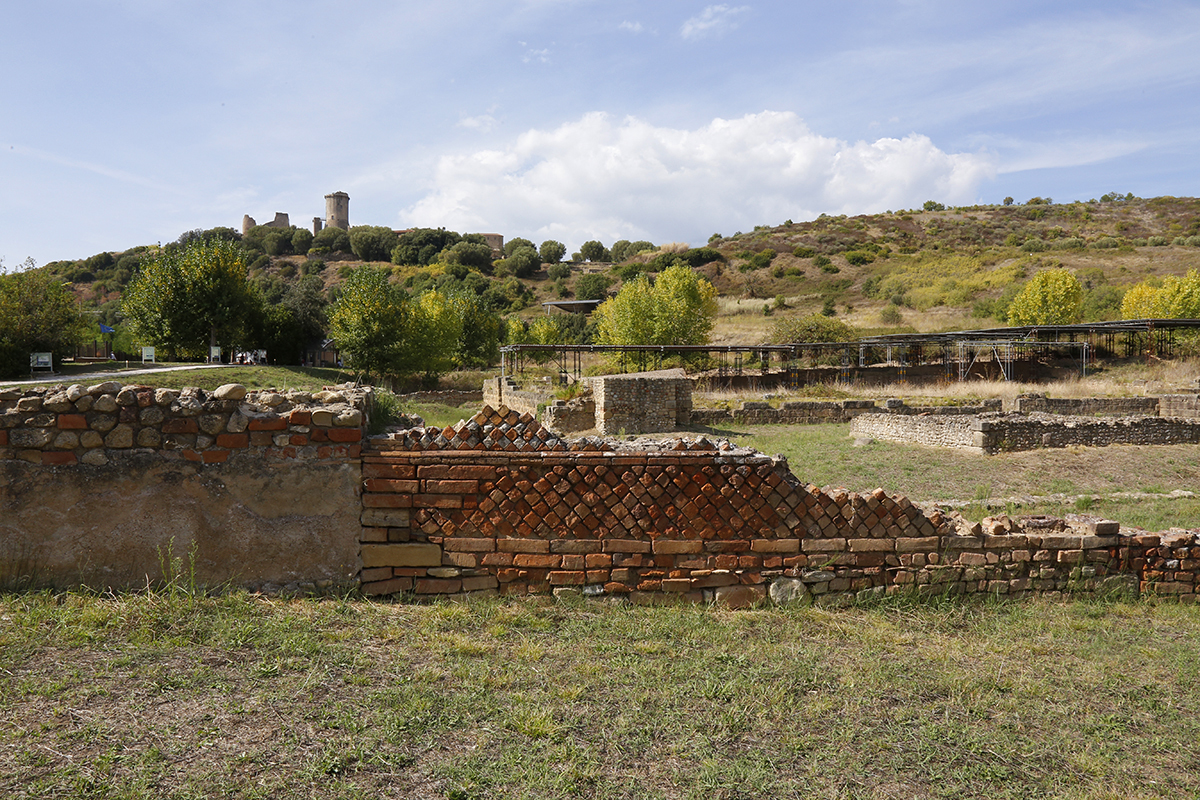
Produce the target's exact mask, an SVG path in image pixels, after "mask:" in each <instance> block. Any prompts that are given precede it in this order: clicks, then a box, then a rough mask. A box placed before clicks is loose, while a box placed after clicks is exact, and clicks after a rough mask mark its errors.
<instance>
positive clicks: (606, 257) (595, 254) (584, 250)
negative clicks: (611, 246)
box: [579, 239, 612, 261]
mask: <svg viewBox="0 0 1200 800" xmlns="http://www.w3.org/2000/svg"><path fill="white" fill-rule="evenodd" d="M579 252H580V254H581V255H582V256H583V257H584V258H585V259H587V260H588V261H610V260H611V259H612V254H611V253H609V252H608V248H607V247H605V246H604V245H603V244H601V243H600V242H599V241H597V240H595V239H592V240H591V241H590V242H584V243H583V245H582V246H581V247H580V248H579Z"/></svg>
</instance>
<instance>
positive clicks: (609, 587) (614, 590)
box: [604, 581, 633, 594]
mask: <svg viewBox="0 0 1200 800" xmlns="http://www.w3.org/2000/svg"><path fill="white" fill-rule="evenodd" d="M604 591H606V592H608V593H609V594H629V593H630V592H632V591H633V587H632V586H627V585H626V584H624V583H618V582H617V581H611V582H609V583H606V584H604Z"/></svg>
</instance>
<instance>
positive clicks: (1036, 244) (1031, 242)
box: [1021, 236, 1050, 253]
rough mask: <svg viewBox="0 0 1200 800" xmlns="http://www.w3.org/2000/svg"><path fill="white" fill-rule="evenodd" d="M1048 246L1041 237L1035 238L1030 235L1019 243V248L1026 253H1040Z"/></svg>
mask: <svg viewBox="0 0 1200 800" xmlns="http://www.w3.org/2000/svg"><path fill="white" fill-rule="evenodd" d="M1049 247H1050V245H1048V244H1046V243H1045V242H1043V241H1042V240H1041V239H1035V238H1033V237H1032V236H1031V237H1030V238H1028V239H1026V240H1025V241H1024V242H1023V243H1022V244H1021V249H1022V250H1024V251H1025V252H1027V253H1040V252H1042V251H1043V250H1046V249H1048V248H1049Z"/></svg>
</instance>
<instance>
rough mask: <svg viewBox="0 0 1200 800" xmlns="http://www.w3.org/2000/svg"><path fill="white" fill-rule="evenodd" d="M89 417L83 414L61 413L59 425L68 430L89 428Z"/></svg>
mask: <svg viewBox="0 0 1200 800" xmlns="http://www.w3.org/2000/svg"><path fill="white" fill-rule="evenodd" d="M87 426H88V424H87V417H85V416H84V415H83V414H59V415H58V427H59V428H60V429H62V430H67V431H82V430H87Z"/></svg>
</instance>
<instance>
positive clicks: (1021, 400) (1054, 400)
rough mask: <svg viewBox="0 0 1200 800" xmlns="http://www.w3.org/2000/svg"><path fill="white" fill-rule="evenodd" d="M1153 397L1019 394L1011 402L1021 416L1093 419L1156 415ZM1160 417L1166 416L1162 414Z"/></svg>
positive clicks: (1154, 398)
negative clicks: (1042, 415) (1046, 415)
mask: <svg viewBox="0 0 1200 800" xmlns="http://www.w3.org/2000/svg"><path fill="white" fill-rule="evenodd" d="M1159 405H1160V404H1159V398H1157V397H1082V398H1068V397H1046V396H1045V395H1022V396H1021V397H1018V398H1017V399H1016V400H1015V401H1014V402H1013V409H1012V410H1013V411H1015V412H1017V413H1022V414H1030V413H1034V412H1039V411H1040V412H1044V413H1047V414H1062V415H1066V416H1078V417H1093V416H1104V415H1117V416H1158V415H1159V413H1160V412H1159ZM1162 416H1169V415H1167V414H1163V415H1162Z"/></svg>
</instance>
